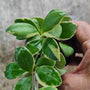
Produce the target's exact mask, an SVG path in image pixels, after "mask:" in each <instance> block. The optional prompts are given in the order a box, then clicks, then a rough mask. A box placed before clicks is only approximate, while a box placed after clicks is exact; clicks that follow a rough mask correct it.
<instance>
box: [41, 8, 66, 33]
mask: <svg viewBox="0 0 90 90" xmlns="http://www.w3.org/2000/svg"><path fill="white" fill-rule="evenodd" d="M65 15H66V12H63V11H60V10H58V9H53V10H51V11H50V12H49V14H48V15H47V16H46V17H45V19H44V21H43V25H42V33H44V32H48V31H50V30H52V29H53V28H55V27H56V26H57V25H59V24H60V22H61V20H62V19H63V17H64V16H65Z"/></svg>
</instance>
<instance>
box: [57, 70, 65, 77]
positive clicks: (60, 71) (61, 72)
mask: <svg viewBox="0 0 90 90" xmlns="http://www.w3.org/2000/svg"><path fill="white" fill-rule="evenodd" d="M58 72H59V74H60V76H61V75H63V74H65V73H66V70H65V69H58Z"/></svg>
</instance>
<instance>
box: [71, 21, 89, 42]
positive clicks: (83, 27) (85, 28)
mask: <svg viewBox="0 0 90 90" xmlns="http://www.w3.org/2000/svg"><path fill="white" fill-rule="evenodd" d="M72 22H73V23H75V24H77V31H76V37H77V39H78V41H79V42H80V43H81V44H82V43H83V42H85V41H87V40H90V25H89V24H88V23H87V22H84V21H72Z"/></svg>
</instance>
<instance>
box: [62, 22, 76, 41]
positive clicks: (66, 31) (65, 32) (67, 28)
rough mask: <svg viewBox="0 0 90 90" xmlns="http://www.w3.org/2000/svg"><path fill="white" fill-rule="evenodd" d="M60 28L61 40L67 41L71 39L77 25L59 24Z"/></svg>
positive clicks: (70, 23)
mask: <svg viewBox="0 0 90 90" xmlns="http://www.w3.org/2000/svg"><path fill="white" fill-rule="evenodd" d="M61 26H62V34H61V36H60V39H61V40H67V39H70V38H72V37H73V36H74V34H75V32H76V30H77V25H76V24H74V23H72V22H64V23H61Z"/></svg>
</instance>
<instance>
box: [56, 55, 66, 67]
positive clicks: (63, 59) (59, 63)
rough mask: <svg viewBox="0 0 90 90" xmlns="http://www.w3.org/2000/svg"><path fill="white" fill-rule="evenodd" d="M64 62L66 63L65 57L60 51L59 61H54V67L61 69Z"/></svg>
mask: <svg viewBox="0 0 90 90" xmlns="http://www.w3.org/2000/svg"><path fill="white" fill-rule="evenodd" d="M65 64H66V60H65V57H64V56H63V54H62V53H60V61H56V65H55V66H56V67H57V68H59V69H61V68H64V67H65Z"/></svg>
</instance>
